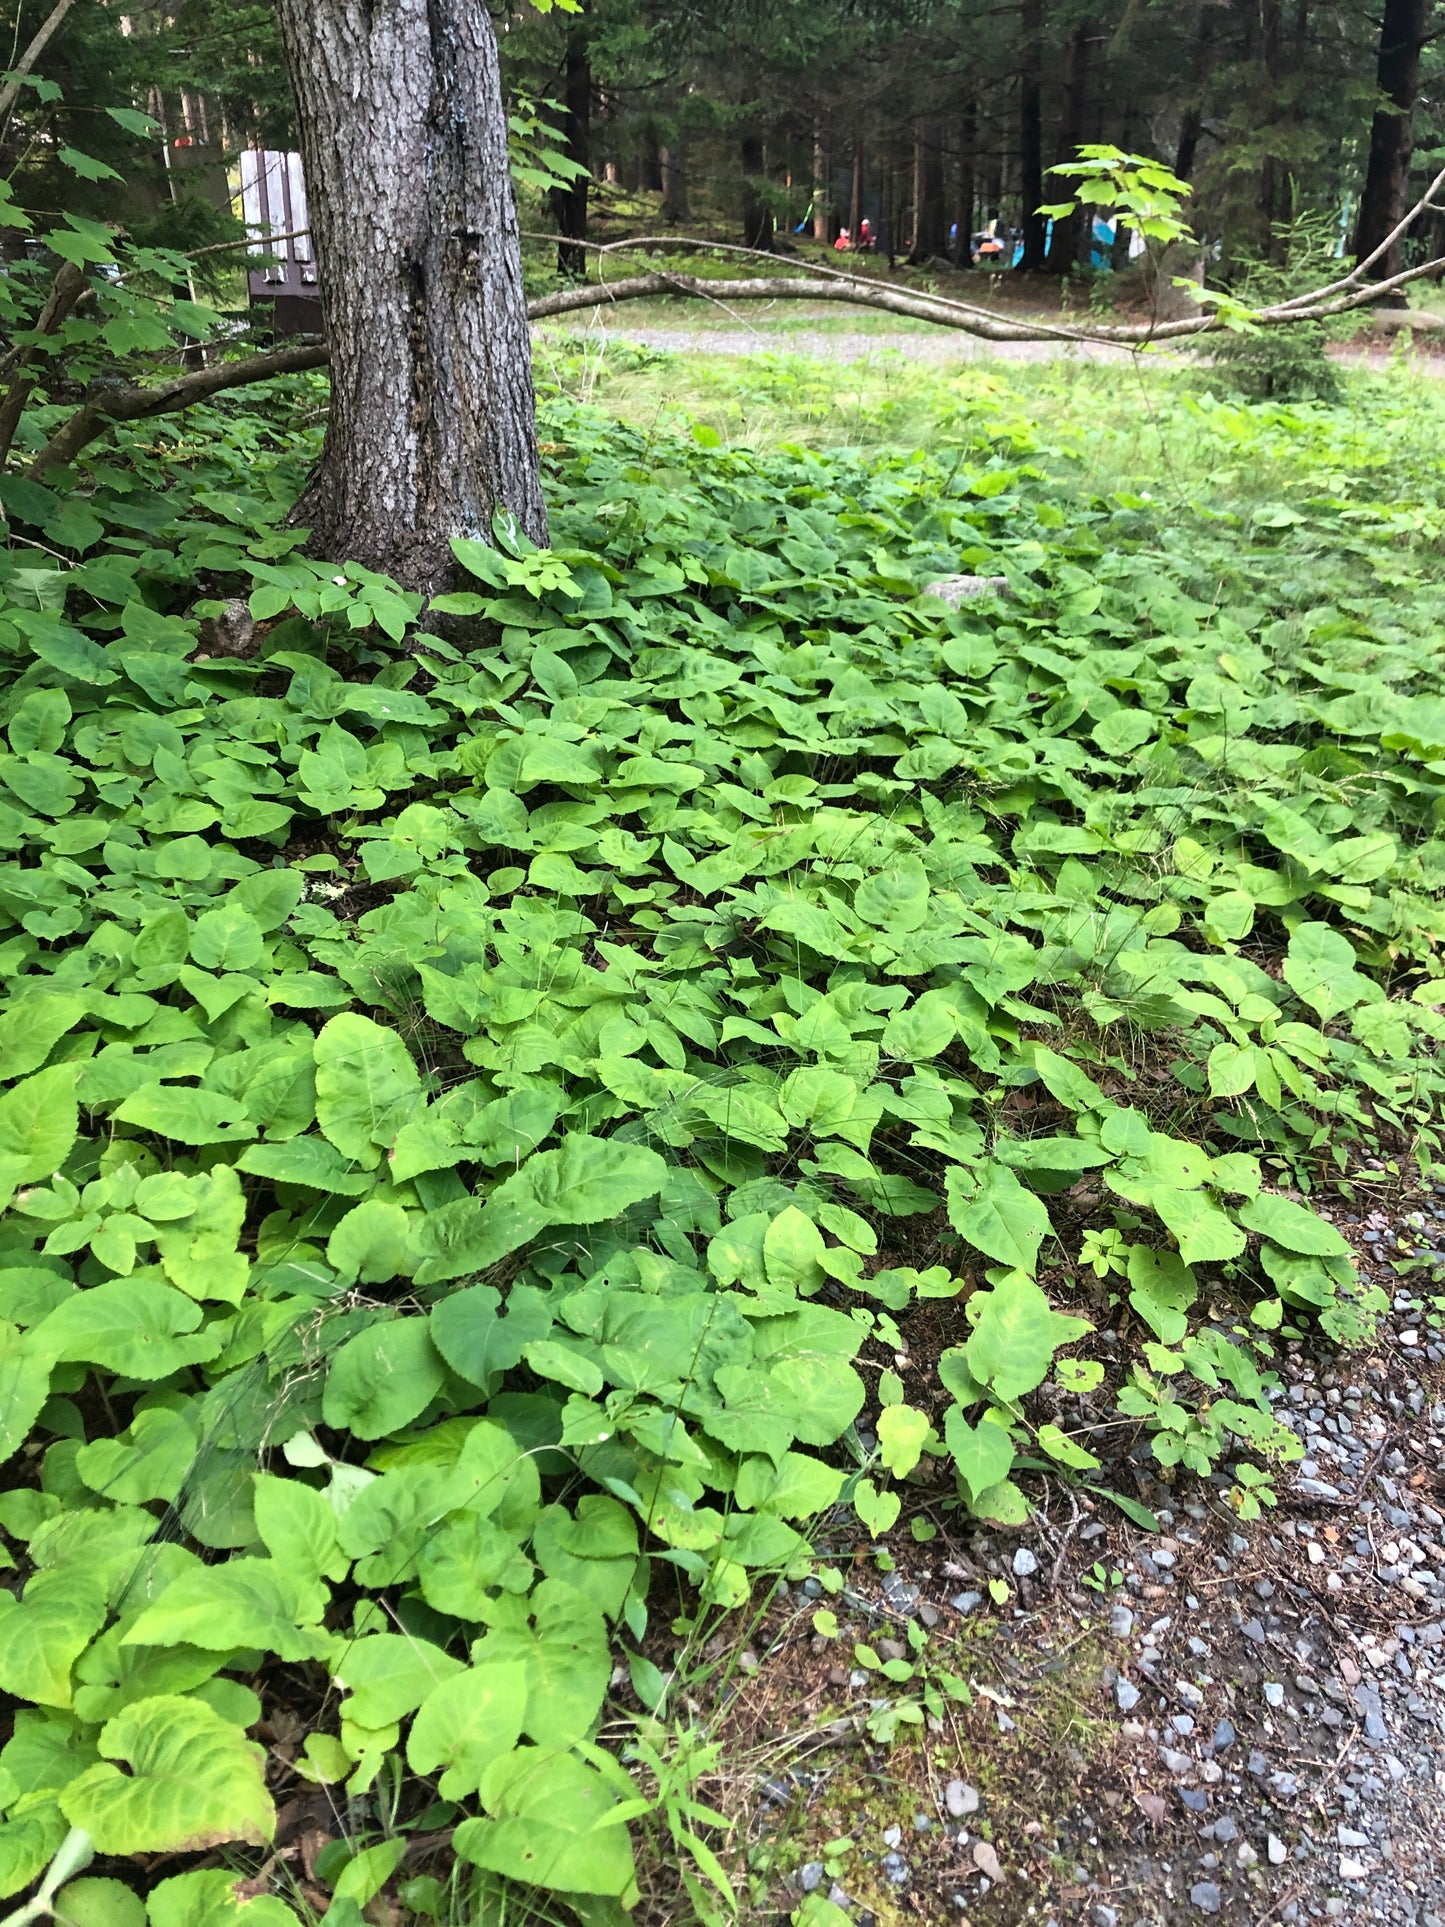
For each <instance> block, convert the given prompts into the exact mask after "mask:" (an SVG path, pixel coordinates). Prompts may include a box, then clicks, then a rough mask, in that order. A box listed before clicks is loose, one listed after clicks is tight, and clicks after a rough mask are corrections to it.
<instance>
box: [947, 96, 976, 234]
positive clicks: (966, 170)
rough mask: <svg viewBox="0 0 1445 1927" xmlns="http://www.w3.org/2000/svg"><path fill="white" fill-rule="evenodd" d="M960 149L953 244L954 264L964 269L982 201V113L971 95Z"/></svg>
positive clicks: (961, 123)
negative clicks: (978, 166) (976, 208)
mask: <svg viewBox="0 0 1445 1927" xmlns="http://www.w3.org/2000/svg"><path fill="white" fill-rule="evenodd" d="M958 139H959V146H960V149H961V150H962V151H961V152H960V154H959V157H958V199H957V201H956V202H955V206H956V207H957V210H958V214H957V220H958V233H957V234H956V235H955V237H954V242H953V265H954V266H955V267H956V268H958V267H962V266H963V264H964V262H965V261H967V260H968V259H969V258H970V257H969V243H970V242H971V241H972V239H973V204H974V202H975V201H976V200H977V198H978V179H977V172H976V161H975V154H976V149H977V145H978V110H977V108H976V106H975V104H974V98H973V95H972V94H970V95H968V97H967V98H966V99H965V101H964V103H963V110H962V112H961V113H960V115H959V122H958Z"/></svg>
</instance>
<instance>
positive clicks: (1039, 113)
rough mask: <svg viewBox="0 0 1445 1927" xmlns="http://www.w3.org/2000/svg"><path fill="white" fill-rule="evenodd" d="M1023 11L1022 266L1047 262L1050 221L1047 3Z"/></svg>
mask: <svg viewBox="0 0 1445 1927" xmlns="http://www.w3.org/2000/svg"><path fill="white" fill-rule="evenodd" d="M1020 12H1021V32H1022V49H1021V51H1022V55H1023V68H1022V71H1021V74H1020V81H1019V176H1020V178H1019V187H1020V189H1021V191H1022V195H1023V204H1024V207H1023V230H1024V251H1023V258H1022V259H1021V260H1020V262H1019V266H1020V267H1021V268H1035V269H1037V268H1041V267H1042V266H1043V265H1044V241H1045V237H1046V236H1047V234H1048V222H1047V220H1046V218H1045V217H1044V216H1043V215H1042V214H1040V213H1039V206H1040V204H1041V202H1042V201H1043V198H1044V117H1043V65H1044V6H1043V0H1023V6H1022V8H1021V10H1020Z"/></svg>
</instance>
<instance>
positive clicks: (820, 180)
mask: <svg viewBox="0 0 1445 1927" xmlns="http://www.w3.org/2000/svg"><path fill="white" fill-rule="evenodd" d="M832 198H833V197H832V193H831V190H830V186H829V181H828V150H827V148H826V147H825V146H824V144H823V136H822V133H821V131H815V133H814V135H813V239H814V240H815V241H821V242H822V243H823V244H824V246H826V245H827V243H828V241H829V240H830V239H831V236H830V235H829V232H828V229H829V225H830V219H831V215H832Z"/></svg>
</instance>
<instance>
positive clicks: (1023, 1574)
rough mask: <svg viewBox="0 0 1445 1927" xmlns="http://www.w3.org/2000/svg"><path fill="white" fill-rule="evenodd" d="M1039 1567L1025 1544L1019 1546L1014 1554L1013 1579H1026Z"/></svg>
mask: <svg viewBox="0 0 1445 1927" xmlns="http://www.w3.org/2000/svg"><path fill="white" fill-rule="evenodd" d="M1038 1569H1039V1562H1038V1560H1037V1559H1036V1558H1035V1557H1034V1555H1033V1554H1032V1553H1031V1552H1030V1551H1029V1549H1028V1547H1027V1546H1020V1547H1019V1549H1018V1551H1017V1552H1016V1553H1015V1554H1014V1577H1015V1579H1027V1578H1029V1577H1030V1575H1031V1574H1033V1573H1036V1572H1037V1571H1038Z"/></svg>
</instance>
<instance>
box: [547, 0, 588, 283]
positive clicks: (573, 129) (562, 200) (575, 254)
mask: <svg viewBox="0 0 1445 1927" xmlns="http://www.w3.org/2000/svg"><path fill="white" fill-rule="evenodd" d="M587 14H588V9H587V8H586V7H584V8H583V10H582V12H581V13H579V14H574V15H573V17H572V22H571V25H570V26H569V28H568V32H567V57H566V61H565V63H564V67H563V73H562V126H561V129H560V132H561V135H562V146H563V149H564V150H565V152H566V155H567V158H568V160H572V161H576V162H577V164H578V165H579V166H580V167H586V168H590V167H591V165H592V52H591V43H590V40H589V37H588V33H589V28H588V19H587ZM590 186H591V176H590V174H579V175H578V176H577V178H576V179H575V180H572V181H568V182H567V184H566V185H565V186H564V187H554V188H552V189H551V191H550V193H549V195H548V199H549V201H550V202H551V206H552V219H553V220H554V221H555V222H556V223H557V232H558V233H559V234H560V235H561V236H562V237H563V238H562V240H561V241H559V242H558V244H557V272H558V273H559V274H565V275H569V276H571V277H572V279H574V280H577V281H580V280H581V279H582V277H583V276H584V275H585V274H586V272H587V250H586V248H582V247H577V246H575V245H569V244H575V243H576V242H578V241H585V240H586V239H587V190H588V188H589V187H590Z"/></svg>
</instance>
